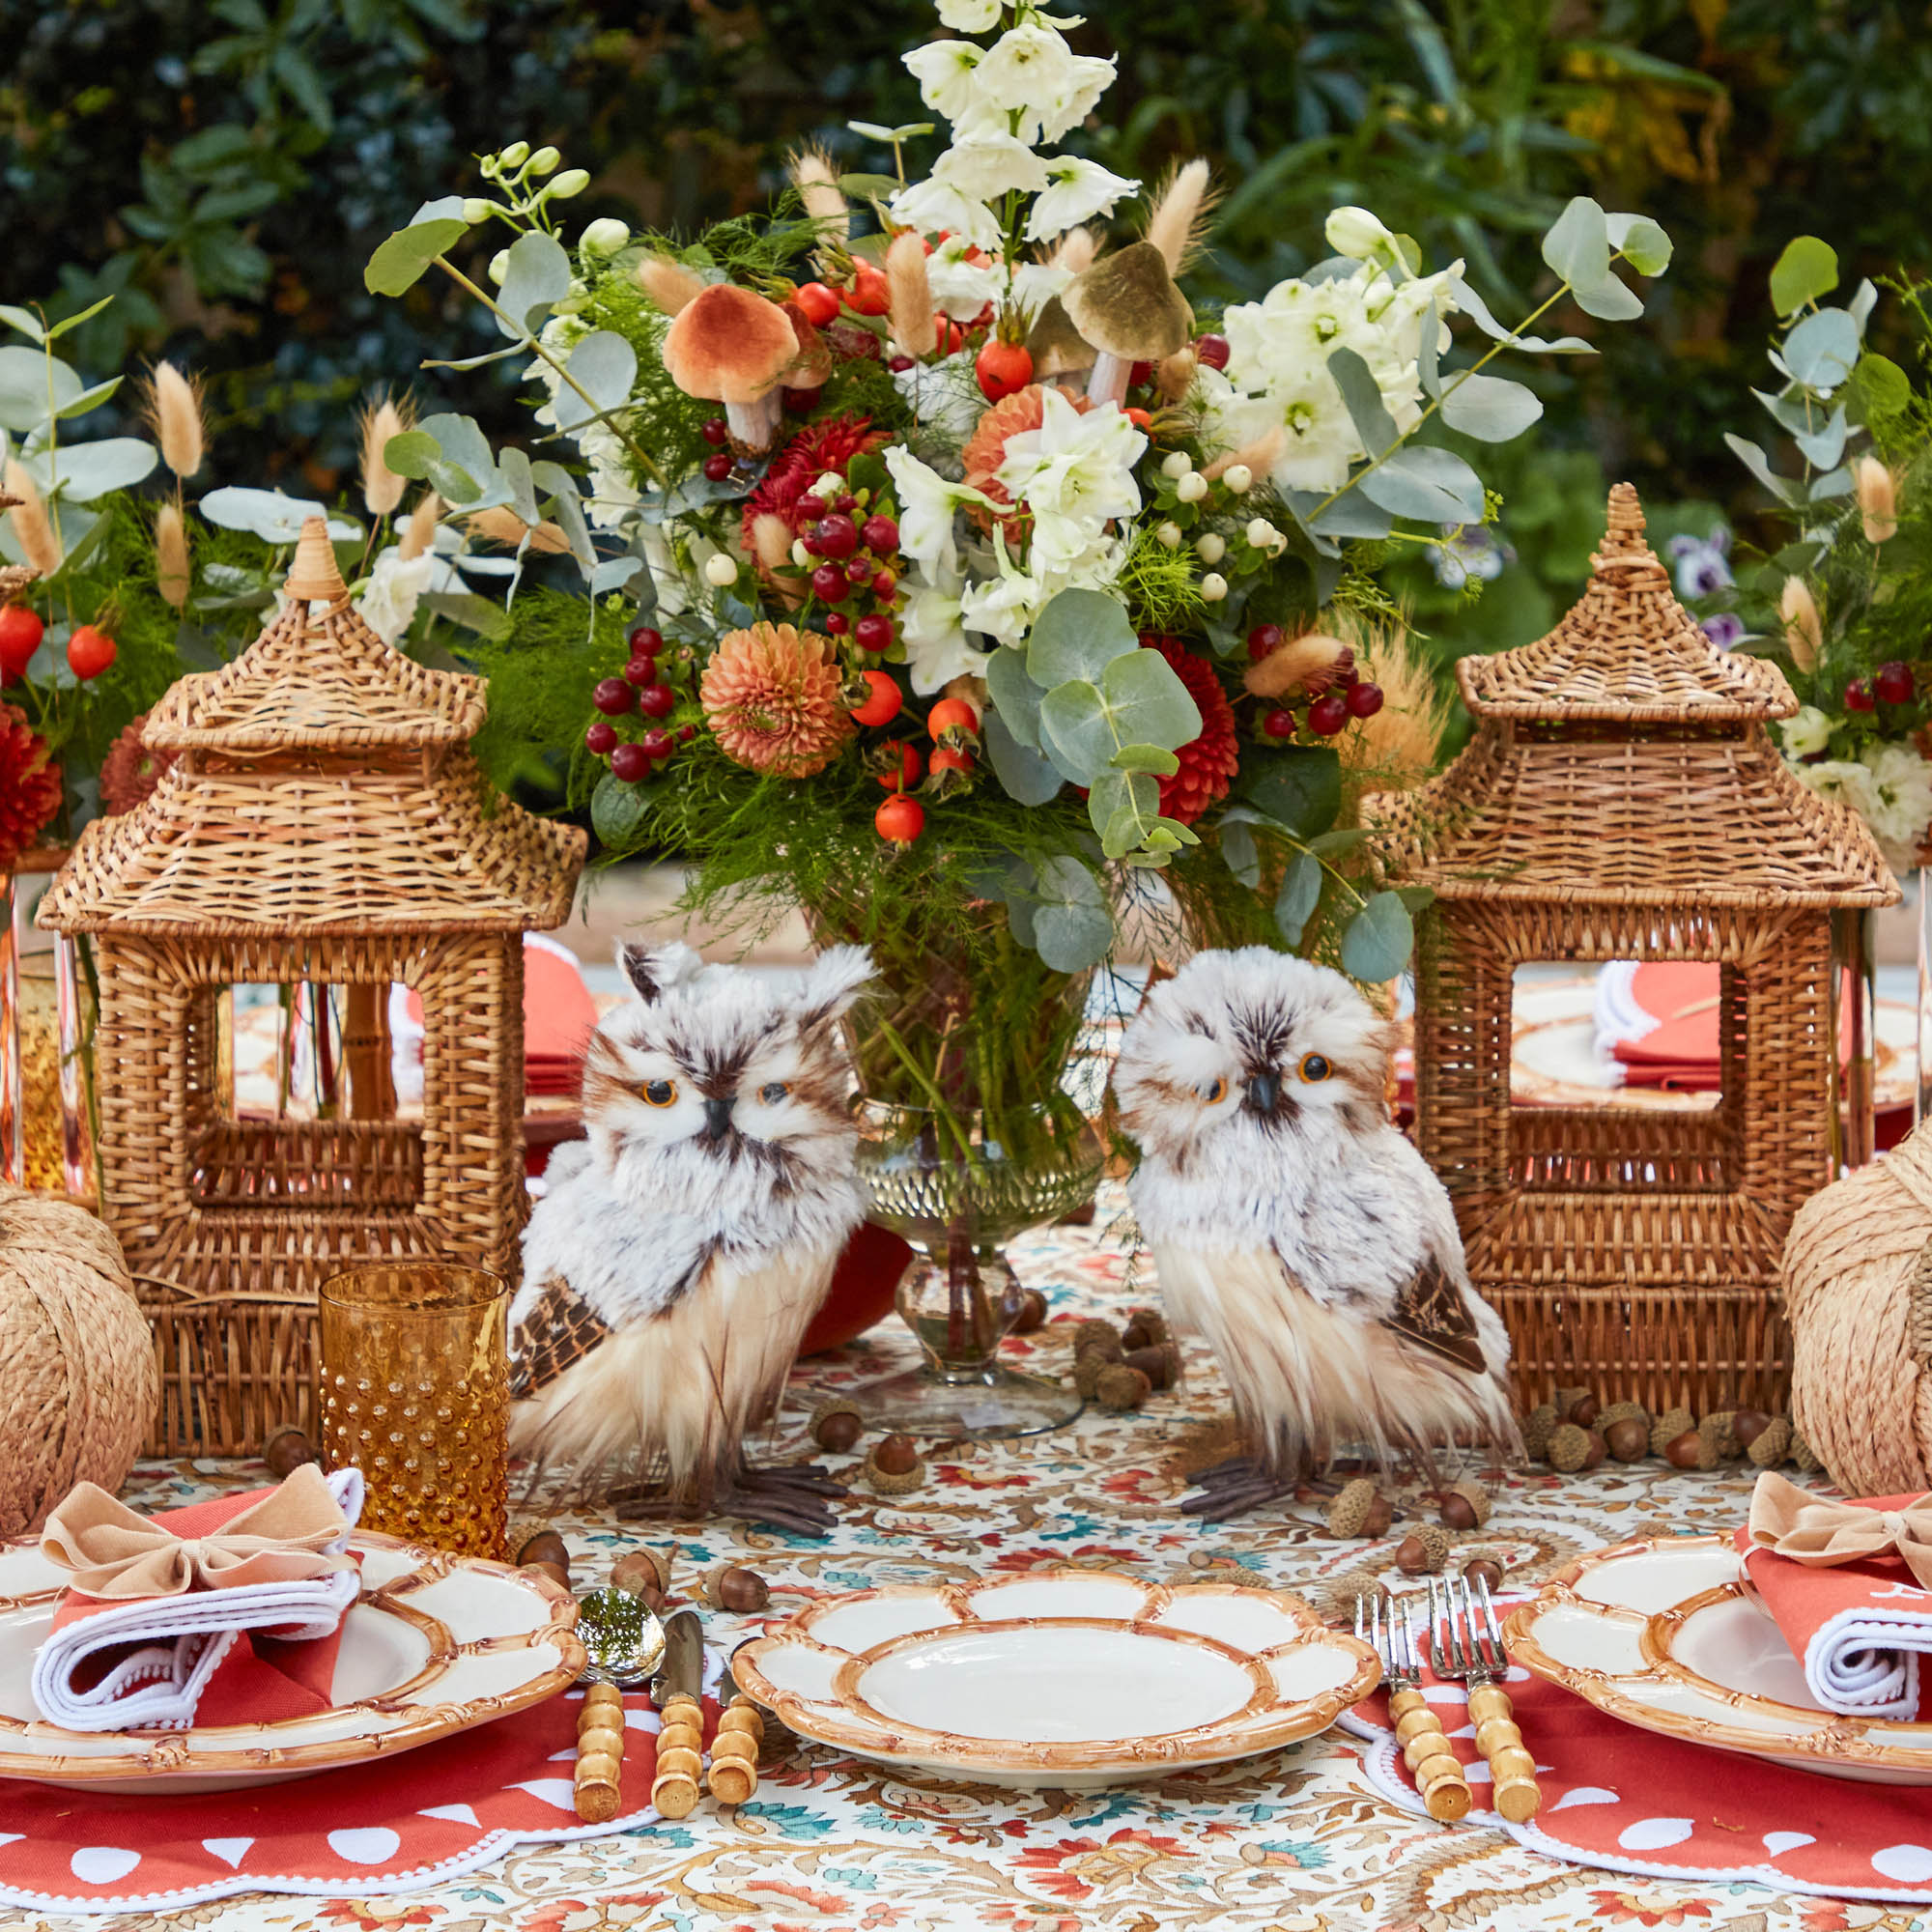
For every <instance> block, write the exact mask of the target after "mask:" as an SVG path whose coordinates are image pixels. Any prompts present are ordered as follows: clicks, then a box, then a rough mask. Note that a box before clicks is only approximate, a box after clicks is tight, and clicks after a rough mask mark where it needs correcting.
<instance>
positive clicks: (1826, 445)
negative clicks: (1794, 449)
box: [1794, 403, 1846, 469]
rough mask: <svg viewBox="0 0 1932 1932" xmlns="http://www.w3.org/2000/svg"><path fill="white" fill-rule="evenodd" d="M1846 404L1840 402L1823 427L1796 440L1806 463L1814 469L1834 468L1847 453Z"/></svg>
mask: <svg viewBox="0 0 1932 1932" xmlns="http://www.w3.org/2000/svg"><path fill="white" fill-rule="evenodd" d="M1845 435H1846V429H1845V406H1844V404H1842V403H1840V404H1839V405H1838V407H1837V408H1836V409H1834V410H1833V412H1832V413H1831V415H1830V417H1829V418H1828V419H1827V420H1826V422H1825V425H1824V427H1823V428H1822V429H1818V430H1815V431H1813V432H1811V433H1810V434H1808V435H1799V436H1797V437H1795V439H1794V440H1795V441H1796V442H1797V444H1798V447H1799V450H1800V452H1801V453H1802V454H1803V456H1804V460H1805V462H1806V463H1808V464H1810V466H1811V467H1812V469H1835V468H1836V467H1837V463H1838V459H1839V458H1840V457H1841V456H1843V455H1844V453H1845Z"/></svg>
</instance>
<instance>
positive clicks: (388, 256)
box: [362, 215, 469, 296]
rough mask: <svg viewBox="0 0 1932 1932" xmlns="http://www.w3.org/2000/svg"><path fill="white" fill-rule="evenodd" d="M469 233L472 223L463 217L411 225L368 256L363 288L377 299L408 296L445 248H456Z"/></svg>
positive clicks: (438, 219)
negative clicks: (378, 297) (380, 297)
mask: <svg viewBox="0 0 1932 1932" xmlns="http://www.w3.org/2000/svg"><path fill="white" fill-rule="evenodd" d="M468 234H469V223H468V222H467V221H465V220H464V219H463V218H462V217H461V216H460V215H459V216H454V217H452V216H447V215H439V216H438V217H437V218H436V219H434V220H431V221H416V222H412V223H411V224H410V226H409V227H407V228H405V229H403V230H402V231H401V232H400V233H398V234H395V235H391V236H390V237H389V239H388V240H387V241H384V242H383V243H382V245H381V246H380V247H378V248H377V250H376V252H375V253H374V254H373V255H371V256H370V257H369V266H368V267H367V268H366V269H364V270H362V285H363V287H365V288H366V289H367V290H368V291H369V293H370V294H371V295H376V296H400V295H404V294H407V293H408V291H409V290H411V289H412V288H414V287H415V285H416V284H417V283H418V282H419V281H421V280H422V278H423V276H424V275H425V274H427V273H428V272H429V265H430V264H431V263H432V262H434V261H435V260H436V258H437V257H438V256H439V255H440V254H441V253H442V252H443V250H444V249H446V248H453V247H454V246H455V245H456V243H457V242H458V241H462V239H463V238H464V236H466V235H468Z"/></svg>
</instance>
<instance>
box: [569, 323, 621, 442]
mask: <svg viewBox="0 0 1932 1932" xmlns="http://www.w3.org/2000/svg"><path fill="white" fill-rule="evenodd" d="M567 366H568V368H569V370H570V375H571V380H572V381H573V382H577V383H581V384H582V385H583V387H584V388H585V389H587V390H588V391H589V393H590V397H591V402H592V403H594V404H595V405H596V407H595V409H594V410H593V409H592V407H591V404H590V403H586V402H585V401H584V400H583V398H582V396H580V395H579V394H578V393H577V391H576V390H575V389H573V388H572V387H571V386H570V384H569V383H559V384H557V387H556V397H555V400H554V403H553V405H552V407H553V409H554V411H555V412H556V426H557V428H558V429H560V430H565V431H570V430H576V429H581V428H582V426H583V425H584V424H585V423H587V422H589V421H590V420H591V418H592V416H593V415H608V414H609V413H610V412H611V411H612V410H617V409H622V408H623V406H624V405H625V404H626V403H628V402H629V401H630V400H631V384H633V383H634V382H636V381H637V376H638V352H637V351H636V350H635V349H633V348H632V347H631V345H630V344H629V343H628V342H626V341H625V340H624V338H623V337H622V336H621V335H619V334H618V333H617V331H616V330H615V329H614V328H600V329H598V330H597V332H596V333H595V334H594V335H586V336H585V337H584V338H583V340H582V342H580V343H579V344H578V345H577V346H576V347H575V348H574V349H573V350H572V351H571V352H570V360H569V363H568V365H567Z"/></svg>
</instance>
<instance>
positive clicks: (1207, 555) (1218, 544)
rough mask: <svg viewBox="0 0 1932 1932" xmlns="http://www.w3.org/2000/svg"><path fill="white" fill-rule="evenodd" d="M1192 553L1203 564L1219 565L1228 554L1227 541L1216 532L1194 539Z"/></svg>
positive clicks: (1210, 531)
mask: <svg viewBox="0 0 1932 1932" xmlns="http://www.w3.org/2000/svg"><path fill="white" fill-rule="evenodd" d="M1194 552H1195V554H1196V555H1197V556H1199V557H1200V559H1201V561H1202V562H1203V563H1219V562H1220V561H1221V559H1222V558H1223V557H1224V556H1226V555H1227V554H1228V539H1227V538H1226V537H1224V536H1223V535H1222V534H1221V533H1220V531H1218V530H1209V531H1208V534H1207V535H1206V536H1200V537H1196V538H1195V539H1194Z"/></svg>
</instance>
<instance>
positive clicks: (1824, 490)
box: [1805, 463, 1852, 503]
mask: <svg viewBox="0 0 1932 1932" xmlns="http://www.w3.org/2000/svg"><path fill="white" fill-rule="evenodd" d="M1851 494H1852V472H1851V469H1850V467H1849V466H1848V465H1846V464H1842V463H1841V464H1840V465H1839V466H1838V468H1837V469H1828V470H1827V471H1826V472H1825V474H1824V475H1822V476H1814V477H1812V479H1811V488H1810V489H1809V491H1808V492H1806V497H1805V500H1806V501H1807V502H1812V503H1823V502H1828V501H1829V500H1830V499H1831V498H1833V497H1849V496H1850V495H1851Z"/></svg>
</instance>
